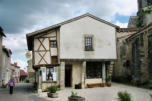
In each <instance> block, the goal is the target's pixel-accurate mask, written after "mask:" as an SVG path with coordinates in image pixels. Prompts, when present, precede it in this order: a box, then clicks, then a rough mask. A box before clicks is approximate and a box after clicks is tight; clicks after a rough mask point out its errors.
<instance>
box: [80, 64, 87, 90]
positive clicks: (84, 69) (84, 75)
mask: <svg viewBox="0 0 152 101" xmlns="http://www.w3.org/2000/svg"><path fill="white" fill-rule="evenodd" d="M85 77H86V61H84V62H83V63H82V78H81V80H82V81H81V87H82V89H84V88H85Z"/></svg>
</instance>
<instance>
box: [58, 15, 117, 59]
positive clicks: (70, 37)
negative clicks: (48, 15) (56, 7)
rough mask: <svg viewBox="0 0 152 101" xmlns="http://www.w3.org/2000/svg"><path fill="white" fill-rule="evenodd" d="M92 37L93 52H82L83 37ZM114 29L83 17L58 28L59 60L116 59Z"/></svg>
mask: <svg viewBox="0 0 152 101" xmlns="http://www.w3.org/2000/svg"><path fill="white" fill-rule="evenodd" d="M87 34H88V35H93V38H94V51H91V52H90V51H89V52H86V51H84V35H87ZM115 35H116V31H115V28H114V27H112V26H110V25H107V24H105V23H102V22H99V21H97V20H95V19H93V18H90V17H85V18H82V19H79V20H77V21H73V22H71V23H68V24H65V25H62V26H61V28H60V59H116V58H117V57H116V36H115Z"/></svg>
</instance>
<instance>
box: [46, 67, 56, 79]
mask: <svg viewBox="0 0 152 101" xmlns="http://www.w3.org/2000/svg"><path fill="white" fill-rule="evenodd" d="M45 73H46V74H45ZM44 74H45V75H46V79H45V80H46V81H57V78H58V67H47V68H46V72H44Z"/></svg>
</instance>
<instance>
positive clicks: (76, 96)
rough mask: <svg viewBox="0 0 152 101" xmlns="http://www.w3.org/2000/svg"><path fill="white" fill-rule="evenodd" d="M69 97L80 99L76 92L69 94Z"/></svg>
mask: <svg viewBox="0 0 152 101" xmlns="http://www.w3.org/2000/svg"><path fill="white" fill-rule="evenodd" d="M70 97H74V98H80V96H78V94H77V93H76V92H73V91H72V92H71V96H70Z"/></svg>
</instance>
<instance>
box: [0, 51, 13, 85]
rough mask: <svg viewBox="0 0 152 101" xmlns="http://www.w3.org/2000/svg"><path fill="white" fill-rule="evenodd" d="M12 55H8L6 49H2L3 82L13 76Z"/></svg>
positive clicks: (6, 81)
mask: <svg viewBox="0 0 152 101" xmlns="http://www.w3.org/2000/svg"><path fill="white" fill-rule="evenodd" d="M10 67H11V57H10V56H8V55H7V53H6V51H4V50H3V51H2V69H1V70H2V83H4V84H6V83H8V81H9V80H10V77H11V70H10Z"/></svg>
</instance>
